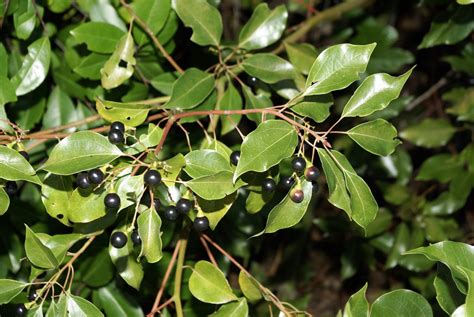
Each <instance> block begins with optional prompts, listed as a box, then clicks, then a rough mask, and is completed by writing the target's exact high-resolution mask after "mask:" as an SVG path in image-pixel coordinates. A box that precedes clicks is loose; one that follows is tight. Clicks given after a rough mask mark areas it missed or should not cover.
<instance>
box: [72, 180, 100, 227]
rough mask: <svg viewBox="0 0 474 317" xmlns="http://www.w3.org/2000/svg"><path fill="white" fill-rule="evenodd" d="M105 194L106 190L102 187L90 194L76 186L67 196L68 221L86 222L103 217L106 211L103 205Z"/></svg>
mask: <svg viewBox="0 0 474 317" xmlns="http://www.w3.org/2000/svg"><path fill="white" fill-rule="evenodd" d="M106 194H107V191H105V190H103V189H101V190H99V191H98V192H94V193H93V194H92V193H88V192H87V191H86V190H82V189H80V188H76V189H75V190H74V191H73V192H72V194H71V197H70V198H69V206H70V208H69V214H68V217H69V221H71V222H76V223H88V222H91V221H94V220H96V219H99V218H101V217H104V216H105V215H106V213H107V208H106V207H105V205H104V198H105V195H106Z"/></svg>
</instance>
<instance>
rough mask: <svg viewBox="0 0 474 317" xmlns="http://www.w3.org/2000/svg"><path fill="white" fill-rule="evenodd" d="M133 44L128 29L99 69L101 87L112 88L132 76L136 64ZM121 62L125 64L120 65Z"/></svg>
mask: <svg viewBox="0 0 474 317" xmlns="http://www.w3.org/2000/svg"><path fill="white" fill-rule="evenodd" d="M134 54H135V44H134V42H133V37H132V34H131V32H130V31H129V32H128V33H127V34H125V35H124V36H123V37H122V38H121V39H120V40H119V42H118V43H117V46H116V47H115V50H114V52H113V54H112V56H110V58H109V59H108V60H107V62H106V63H105V64H104V67H102V68H101V69H100V74H101V75H102V76H101V83H102V87H104V88H105V89H112V88H116V87H118V86H120V85H121V84H123V82H124V81H126V80H127V79H129V78H130V77H132V75H133V71H134V66H135V64H136V62H137V61H136V60H135V57H134V56H133V55H134ZM122 64H126V65H124V66H122Z"/></svg>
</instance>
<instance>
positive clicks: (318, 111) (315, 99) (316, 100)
mask: <svg viewBox="0 0 474 317" xmlns="http://www.w3.org/2000/svg"><path fill="white" fill-rule="evenodd" d="M333 103H334V100H333V98H332V96H331V95H329V94H327V95H319V96H306V97H304V99H303V101H301V102H299V103H297V104H296V105H294V106H292V107H291V110H293V111H294V112H296V113H297V114H299V115H302V116H304V117H309V118H311V119H313V120H314V121H316V122H318V123H319V122H323V121H324V120H326V119H327V118H328V117H329V115H330V112H329V108H331V106H332V104H333Z"/></svg>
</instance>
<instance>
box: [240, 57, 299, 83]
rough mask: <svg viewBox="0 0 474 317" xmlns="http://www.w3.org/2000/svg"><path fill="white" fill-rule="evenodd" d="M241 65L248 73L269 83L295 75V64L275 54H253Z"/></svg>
mask: <svg viewBox="0 0 474 317" xmlns="http://www.w3.org/2000/svg"><path fill="white" fill-rule="evenodd" d="M241 65H242V67H243V68H244V70H245V72H246V73H247V74H249V75H250V76H254V77H257V78H258V79H260V80H262V81H264V82H266V83H269V84H274V83H276V82H278V81H281V80H284V79H292V78H293V77H295V69H294V67H293V65H291V64H290V63H289V62H287V61H286V60H284V59H283V58H281V57H278V56H276V55H274V54H269V53H260V54H255V55H252V56H250V57H248V58H246V59H244V61H243V62H242V64H241Z"/></svg>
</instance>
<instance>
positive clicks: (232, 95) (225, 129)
mask: <svg viewBox="0 0 474 317" xmlns="http://www.w3.org/2000/svg"><path fill="white" fill-rule="evenodd" d="M218 107H219V109H221V110H241V109H242V107H243V102H242V97H241V96H240V94H239V91H238V90H237V89H236V88H235V87H234V85H232V82H229V83H228V86H227V89H226V91H225V92H224V95H223V96H222V99H221V100H220V101H219V105H218ZM241 117H242V116H241V115H238V114H234V115H229V116H221V117H220V118H221V124H222V128H221V133H222V134H223V135H224V134H227V133H229V132H231V131H234V130H235V128H236V127H237V126H238V125H239V122H240V119H241Z"/></svg>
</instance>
